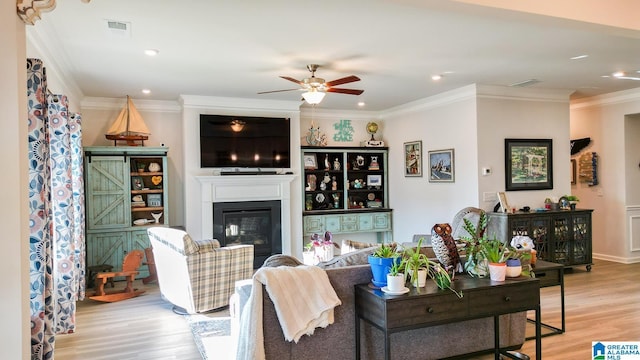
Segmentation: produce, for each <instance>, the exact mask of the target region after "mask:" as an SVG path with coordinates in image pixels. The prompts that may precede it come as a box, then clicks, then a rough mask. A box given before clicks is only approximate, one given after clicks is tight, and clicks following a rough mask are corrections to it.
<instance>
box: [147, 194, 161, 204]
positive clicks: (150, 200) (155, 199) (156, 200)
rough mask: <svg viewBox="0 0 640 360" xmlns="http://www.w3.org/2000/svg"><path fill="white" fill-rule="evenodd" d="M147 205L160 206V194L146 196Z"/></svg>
mask: <svg viewBox="0 0 640 360" xmlns="http://www.w3.org/2000/svg"><path fill="white" fill-rule="evenodd" d="M147 204H148V205H149V206H162V195H160V194H149V195H147Z"/></svg>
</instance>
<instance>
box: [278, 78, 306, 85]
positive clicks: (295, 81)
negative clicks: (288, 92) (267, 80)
mask: <svg viewBox="0 0 640 360" xmlns="http://www.w3.org/2000/svg"><path fill="white" fill-rule="evenodd" d="M280 77H281V78H283V79H285V80H289V81H291V82H294V83H296V84H298V85H302V81H300V80H296V79H294V78H292V77H289V76H280Z"/></svg>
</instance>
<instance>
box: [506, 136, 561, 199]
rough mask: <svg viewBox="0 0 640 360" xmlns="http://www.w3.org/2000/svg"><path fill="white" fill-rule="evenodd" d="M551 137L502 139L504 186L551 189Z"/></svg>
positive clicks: (525, 188)
mask: <svg viewBox="0 0 640 360" xmlns="http://www.w3.org/2000/svg"><path fill="white" fill-rule="evenodd" d="M551 143H552V140H551V139H504V162H505V164H504V166H505V172H504V174H505V188H506V190H507V191H514V190H544V189H553V152H552V150H553V149H552V146H551V145H552V144H551Z"/></svg>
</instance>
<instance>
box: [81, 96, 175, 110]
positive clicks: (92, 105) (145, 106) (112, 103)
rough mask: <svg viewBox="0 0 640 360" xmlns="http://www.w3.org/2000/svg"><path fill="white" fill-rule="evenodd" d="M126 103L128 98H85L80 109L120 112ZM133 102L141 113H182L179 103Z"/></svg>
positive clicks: (138, 100) (143, 100)
mask: <svg viewBox="0 0 640 360" xmlns="http://www.w3.org/2000/svg"><path fill="white" fill-rule="evenodd" d="M126 101H127V99H126V98H105V97H85V98H84V99H82V102H81V103H80V107H81V109H83V110H85V109H86V110H88V109H92V110H114V109H116V110H119V109H122V107H123V106H124V104H125V102H126ZM133 101H134V103H135V104H136V108H137V109H138V110H140V111H151V112H169V113H179V112H182V106H181V105H180V103H178V101H170V100H148V99H133Z"/></svg>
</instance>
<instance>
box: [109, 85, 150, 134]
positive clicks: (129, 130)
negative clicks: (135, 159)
mask: <svg viewBox="0 0 640 360" xmlns="http://www.w3.org/2000/svg"><path fill="white" fill-rule="evenodd" d="M149 134H150V132H149V128H147V125H146V124H145V123H144V120H143V119H142V116H141V115H140V113H139V112H138V110H137V109H136V107H135V106H134V105H133V101H131V98H130V97H129V95H127V103H126V104H125V106H124V107H123V108H122V110H121V111H120V114H119V115H118V117H117V118H116V120H115V121H114V122H113V125H111V127H110V128H109V131H107V133H106V134H105V137H106V138H107V139H109V140H113V145H116V143H117V141H126V142H127V145H129V146H137V145H138V144H137V143H136V141H140V142H141V145H143V146H144V141H145V140H147V139H148V138H149V136H148V135H149Z"/></svg>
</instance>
